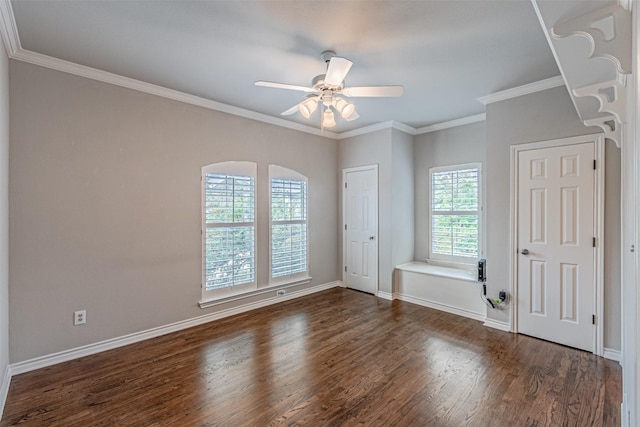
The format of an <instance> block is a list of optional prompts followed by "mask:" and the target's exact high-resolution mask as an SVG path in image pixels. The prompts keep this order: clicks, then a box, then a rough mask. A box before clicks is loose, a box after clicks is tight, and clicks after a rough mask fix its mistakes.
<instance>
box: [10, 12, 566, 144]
mask: <svg viewBox="0 0 640 427" xmlns="http://www.w3.org/2000/svg"><path fill="white" fill-rule="evenodd" d="M0 37H2V41H3V43H4V45H5V49H6V51H7V55H8V56H9V58H11V59H15V60H17V61H22V62H26V63H29V64H34V65H38V66H41V67H45V68H50V69H52V70H56V71H61V72H63V73H68V74H73V75H76V76H80V77H84V78H88V79H91V80H96V81H100V82H103V83H108V84H113V85H116V86H120V87H124V88H127V89H133V90H136V91H138V92H144V93H148V94H151V95H156V96H160V97H163V98H167V99H171V100H174V101H179V102H184V103H186V104H191V105H195V106H198V107H202V108H206V109H209V110H214V111H219V112H222V113H227V114H231V115H234V116H239V117H244V118H247V119H251V120H256V121H259V122H262V123H267V124H271V125H274V126H279V127H283V128H287V129H292V130H296V131H300V132H304V133H309V134H312V135H317V136H322V137H325V138H330V139H336V140H341V139H346V138H352V137H354V136H358V135H364V134H367V133H371V132H376V131H379V130H383V129H396V130H399V131H401V132H405V133H407V134H409V135H413V136H415V135H420V134H423V133H428V132H434V131H436V130H441V129H448V128H452V127H456V126H462V125H465V124H469V123H475V122H479V121H482V120H485V114H477V115H475V116H469V117H463V118H460V119H456V120H451V121H448V122H443V123H436V124H433V125H430V126H425V127H422V128H419V129H416V128H413V127H411V126H409V125H406V124H404V123H401V122H398V121H395V120H389V121H386V122H380V123H376V124H373V125H370V126H364V127H361V128H359V129H354V130H351V131H347V132H342V133H336V132H331V131H327V130H322V129H318V128H315V127H312V126H307V125H303V124H300V123H295V122H291V121H289V120H284V119H281V118H279V117H272V116H269V115H267V114H263V113H258V112H256V111H251V110H247V109H244V108H240V107H235V106H233V105H228V104H224V103H222V102H217V101H213V100H211V99H207V98H202V97H199V96H195V95H191V94H188V93H185V92H180V91H178V90H174V89H168V88H165V87H163V86H158V85H154V84H151V83H147V82H143V81H141V80H136V79H132V78H129V77H124V76H120V75H118V74H114V73H109V72H107V71H103V70H98V69H96V68H92V67H87V66H85V65H80V64H76V63H74V62H70V61H65V60H63V59H59V58H54V57H51V56H48V55H43V54H41V53H37V52H32V51H29V50H25V49H23V48H22V45H21V44H20V37H19V35H18V28H17V26H16V22H15V17H14V14H13V8H12V7H11V1H10V0H0ZM557 79H560V82H558V81H556V80H557ZM562 84H564V82H563V81H562V78H561V77H560V76H558V77H554V78H551V79H547V80H542V81H540V82H536V83H531V84H529V85H524V86H520V87H517V88H513V89H508V90H505V91H502V92H497V93H494V94H491V95H487V96H485V97H482V98H478V100H479V101H480V102H483V103H484V104H487V103H490V102H496V101H500V100H503V99H509V98H512V97H515V96H521V95H526V94H528V93H533V92H537V91H540V90H545V89H549V88H551V87H556V86H560V85H562ZM509 94H510V95H509ZM485 100H486V102H485Z"/></svg>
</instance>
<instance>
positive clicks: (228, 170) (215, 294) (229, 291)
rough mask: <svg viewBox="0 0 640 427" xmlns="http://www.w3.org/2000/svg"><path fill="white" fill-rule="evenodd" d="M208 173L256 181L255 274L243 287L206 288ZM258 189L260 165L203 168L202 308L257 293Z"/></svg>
mask: <svg viewBox="0 0 640 427" xmlns="http://www.w3.org/2000/svg"><path fill="white" fill-rule="evenodd" d="M207 173H225V174H229V175H244V176H252V177H253V179H254V195H253V235H254V238H253V254H254V272H253V282H251V283H244V284H242V285H236V286H230V287H227V288H221V289H213V290H210V291H207V288H206V286H205V283H206V268H205V267H206V262H207V260H206V256H207V251H206V230H207V223H206V216H205V204H206V198H205V179H204V176H205V174H207ZM257 188H258V165H257V163H255V162H245V161H231V162H220V163H214V164H211V165H207V166H204V167H203V168H202V172H201V176H200V198H201V206H200V216H201V227H202V228H201V235H202V236H201V240H202V242H201V250H202V258H201V262H202V265H201V275H202V276H201V283H200V286H201V288H202V299H201V301H200V306H203V305H204V304H206V303H207V302H209V301H215V300H219V299H224V298H229V297H231V296H234V295H239V294H244V293H248V292H252V291H255V290H256V289H257V277H258V221H257V219H258V209H257V196H258V195H257ZM242 224H250V223H239V224H238V225H242Z"/></svg>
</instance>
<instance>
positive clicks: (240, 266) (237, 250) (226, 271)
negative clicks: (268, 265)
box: [203, 172, 255, 292]
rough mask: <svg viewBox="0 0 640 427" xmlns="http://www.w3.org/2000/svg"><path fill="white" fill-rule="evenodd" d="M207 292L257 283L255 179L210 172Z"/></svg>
mask: <svg viewBox="0 0 640 427" xmlns="http://www.w3.org/2000/svg"><path fill="white" fill-rule="evenodd" d="M203 180H204V185H203V187H204V224H205V229H204V230H203V233H204V247H205V248H204V250H205V257H204V258H205V268H204V291H205V292H206V291H212V290H216V289H222V288H229V287H233V286H238V285H242V284H247V283H254V282H255V177H254V176H248V175H236V174H230V173H220V172H206V173H204V174H203Z"/></svg>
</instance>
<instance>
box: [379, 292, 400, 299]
mask: <svg viewBox="0 0 640 427" xmlns="http://www.w3.org/2000/svg"><path fill="white" fill-rule="evenodd" d="M376 296H377V297H378V298H382V299H386V300H389V301H393V300H394V299H396V295H395V294H392V293H390V292H384V291H378V293H377V295H376Z"/></svg>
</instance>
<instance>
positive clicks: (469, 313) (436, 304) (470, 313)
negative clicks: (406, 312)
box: [396, 294, 485, 322]
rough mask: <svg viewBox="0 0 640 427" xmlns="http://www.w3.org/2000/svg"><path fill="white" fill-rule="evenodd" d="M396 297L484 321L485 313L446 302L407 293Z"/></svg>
mask: <svg viewBox="0 0 640 427" xmlns="http://www.w3.org/2000/svg"><path fill="white" fill-rule="evenodd" d="M396 298H397V299H399V300H400V301H406V302H410V303H413V304H417V305H421V306H423V307H429V308H433V309H436V310H440V311H446V312H447V313H451V314H456V315H458V316H463V317H468V318H469V319H474V320H479V321H481V322H482V321H484V320H485V315H484V314H483V313H476V312H474V311H469V310H465V309H463V308H458V307H452V306H450V305H447V304H442V303H439V302H435V301H429V300H426V299H423V298H416V297H412V296H409V295H404V294H397V295H396Z"/></svg>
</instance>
